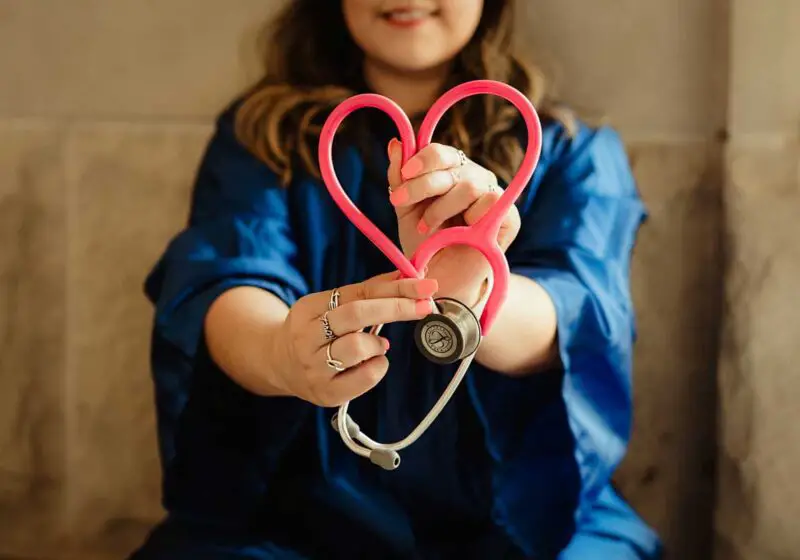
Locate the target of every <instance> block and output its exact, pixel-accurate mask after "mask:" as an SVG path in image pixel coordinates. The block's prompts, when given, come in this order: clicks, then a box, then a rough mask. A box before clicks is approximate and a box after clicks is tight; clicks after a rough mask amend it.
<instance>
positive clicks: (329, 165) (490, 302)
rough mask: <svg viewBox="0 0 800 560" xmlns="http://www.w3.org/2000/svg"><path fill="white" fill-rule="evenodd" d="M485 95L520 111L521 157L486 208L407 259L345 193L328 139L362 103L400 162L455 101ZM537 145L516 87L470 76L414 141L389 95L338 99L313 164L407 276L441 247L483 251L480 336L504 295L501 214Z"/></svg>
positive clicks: (523, 180) (535, 120) (532, 119)
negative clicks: (383, 128) (393, 133)
mask: <svg viewBox="0 0 800 560" xmlns="http://www.w3.org/2000/svg"><path fill="white" fill-rule="evenodd" d="M480 94H489V95H495V96H498V97H501V98H503V99H505V100H507V101H509V102H510V103H511V104H513V105H514V106H515V107H516V108H517V110H518V111H519V112H520V114H521V115H522V118H523V120H524V122H525V126H526V128H527V132H528V143H527V147H526V150H525V156H524V157H523V159H522V163H521V165H520V168H519V171H518V172H517V174H516V175H515V176H514V177H513V179H512V180H511V182H510V183H509V185H508V187H507V188H506V189H505V192H504V193H503V194H502V196H501V197H500V198H499V199H498V201H497V202H496V203H495V204H494V205H493V206H492V208H491V209H490V210H489V211H488V212H487V213H486V214H485V215H484V216H483V217H482V218H481V219H480V220H478V222H476V223H475V224H473V225H471V226H456V227H450V228H446V229H442V230H440V231H438V232H436V233H434V234H433V235H431V236H430V237H429V238H428V239H426V240H425V241H423V242H422V244H421V245H420V246H419V247H418V248H417V251H416V252H415V253H414V255H413V256H412V257H411V259H410V260H409V259H408V258H406V256H405V255H404V254H403V253H402V251H401V250H400V249H399V248H398V247H397V245H395V244H394V243H392V241H391V240H390V239H389V238H388V237H387V236H386V234H384V233H383V232H382V231H381V230H380V229H378V227H377V226H375V224H373V223H372V222H371V221H370V220H369V219H368V218H367V217H366V216H365V215H364V213H363V212H362V211H361V210H359V209H358V207H357V206H356V205H355V204H353V201H352V200H350V197H348V196H347V193H345V191H344V189H343V188H342V185H341V183H340V182H339V179H338V177H337V176H336V171H335V170H334V168H333V139H334V136H335V134H336V131H337V129H338V128H339V126H340V125H341V123H342V121H344V119H345V118H346V117H347V116H348V115H349V114H350V113H352V112H354V111H356V110H358V109H362V108H374V109H380V110H381V111H383V112H384V113H386V114H387V115H389V117H390V118H391V119H392V120H393V121H394V123H395V125H396V126H397V129H398V131H399V135H400V140H401V141H402V163H403V164H405V162H406V161H408V159H409V158H411V157H412V156H413V155H414V154H416V153H417V151H418V150H420V149H422V148H424V147H425V146H428V145H429V144H430V143H431V139H432V137H433V132H434V130H435V129H436V126H437V125H438V123H439V121H440V120H441V118H442V116H443V115H444V114H445V112H447V110H448V109H450V108H451V107H452V106H453V105H455V104H456V103H457V102H459V101H461V100H462V99H465V98H467V97H471V96H473V95H480ZM541 149H542V126H541V122H540V120H539V117H538V115H537V113H536V110H535V109H534V107H533V104H532V103H531V102H530V100H529V99H528V98H527V97H525V95H523V94H522V93H521V92H520V91H518V90H517V89H515V88H513V87H511V86H509V85H507V84H504V83H501V82H496V81H493V80H474V81H471V82H466V83H463V84H460V85H458V86H455V87H454V88H452V89H450V90H449V91H447V92H446V93H445V94H444V95H442V96H441V97H440V98H439V99H438V100H437V101H436V102H435V103H434V104H433V106H432V107H431V108H430V110H429V111H428V113H427V114H426V115H425V118H424V120H423V121H422V125H421V126H420V129H419V133H418V138H417V139H416V141H415V138H414V129H413V127H412V126H411V122H410V121H409V119H408V117H407V116H406V114H405V112H403V110H402V109H401V108H400V107H399V106H398V105H397V104H396V103H395V102H394V101H392V100H390V99H388V98H387V97H384V96H382V95H378V94H372V93H365V94H359V95H355V96H353V97H350V98H349V99H346V100H345V101H343V102H342V103H340V104H339V105H338V106H337V107H336V108H335V109H334V110H333V111H332V112H331V114H330V116H329V117H328V119H327V120H326V122H325V124H324V126H323V128H322V132H321V134H320V139H319V164H320V171H321V174H322V179H323V182H324V183H325V186H326V188H327V189H328V192H329V193H330V195H331V197H332V198H333V200H334V201H335V202H336V204H337V205H338V206H339V208H340V209H341V210H342V212H343V213H344V214H345V216H346V217H347V218H348V219H349V220H350V222H352V223H353V225H355V226H356V227H357V228H358V229H359V230H360V231H361V232H362V233H363V234H364V235H366V236H367V238H368V239H369V240H370V241H371V242H372V243H373V244H374V245H375V246H376V247H377V248H378V249H379V250H380V251H381V252H382V253H383V254H384V255H386V257H387V258H388V259H389V260H390V261H391V262H392V263H393V264H394V265H395V266H396V267H397V269H398V270H399V271H400V273H401V274H402V275H403V276H404V277H407V278H421V277H422V273H421V272H420V271H424V270H425V268H426V266H427V265H428V263H429V262H430V260H431V258H433V256H434V255H435V254H436V253H438V252H439V251H441V250H442V249H444V248H446V247H450V246H453V245H467V246H469V247H472V248H474V249H476V250H478V251H480V252H481V254H483V256H484V257H485V258H486V260H487V261H488V263H489V265H490V266H491V269H492V280H493V282H492V283H493V285H492V289H491V293H490V294H489V297H488V299H487V301H486V306H485V307H484V310H483V313H482V314H481V317H480V325H481V331H482V334H483V335H486V334H487V333H488V332H489V330H490V329H491V327H492V324H493V322H494V320H495V318H496V317H497V313H498V312H499V310H500V307H501V306H502V304H503V302H504V301H505V299H506V297H507V294H508V281H509V275H510V272H509V267H508V261H507V260H506V258H505V254H504V253H503V250H502V249H501V248H500V246H499V245H498V243H497V234H498V232H499V231H500V226H501V225H502V222H503V219H504V218H505V216H506V213H507V212H508V211H509V209H510V208H511V205H513V204H514V202H515V201H516V200H517V199H518V198H519V196H520V194H521V193H522V191H523V189H524V188H525V186H526V185H527V184H528V182H529V181H530V180H531V177H532V176H533V172H534V170H535V168H536V165H537V164H538V162H539V157H540V155H541Z"/></svg>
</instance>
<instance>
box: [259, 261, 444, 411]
mask: <svg viewBox="0 0 800 560" xmlns="http://www.w3.org/2000/svg"><path fill="white" fill-rule="evenodd" d="M398 277H399V273H398V272H392V273H389V274H384V275H381V276H376V277H374V278H371V279H370V280H367V281H365V282H362V283H359V284H352V285H349V286H344V287H342V288H339V292H340V294H341V295H340V296H339V305H338V306H337V307H336V308H335V309H333V310H330V311H329V310H328V303H329V301H330V299H331V292H330V291H328V292H320V293H315V294H310V295H308V296H305V297H303V298H301V299H299V300H298V301H297V302H296V303H295V304H294V305H293V306H292V307H291V309H290V310H289V314H288V315H287V317H286V320H285V321H284V324H283V327H282V328H281V329H280V332H279V336H276V337H274V338H273V340H274V345H273V346H272V348H270V349H269V356H270V361H273V362H277V363H276V364H275V366H273V367H272V368H271V369H272V371H273V376H272V377H273V379H270V383H271V384H272V385H273V386H275V387H276V388H277V389H278V391H279V392H280V393H281V394H285V395H291V396H296V397H299V398H301V399H303V400H306V401H308V402H311V403H313V404H316V405H319V406H326V407H333V406H338V405H340V404H341V403H343V402H345V401H349V400H352V399H354V398H356V397H358V396H360V395H362V394H363V393H365V392H367V391H368V390H370V389H371V388H372V387H374V386H375V385H377V384H378V382H379V381H380V380H381V379H382V378H383V376H384V375H385V374H386V371H387V370H388V367H389V361H388V360H387V359H386V356H385V354H386V352H387V350H389V341H388V340H386V339H385V338H383V337H380V336H375V335H372V334H369V333H368V332H361V331H362V329H364V328H366V327H369V326H372V325H377V324H387V323H394V322H397V321H416V320H419V319H422V318H423V317H425V316H426V315H428V314H430V313H431V312H432V309H431V302H430V299H429V298H431V297H432V296H433V294H434V293H435V292H436V290H437V288H438V285H437V282H436V281H435V280H419V279H402V280H398V279H397V278H398ZM326 312H327V320H328V325H329V328H330V329H331V331H332V332H333V334H334V335H335V336H336V338H335V339H334V340H333V342H331V341H330V340H328V339H327V338H326V337H325V328H324V326H323V322H322V317H323V315H324V314H325V313H326ZM329 344H330V358H331V359H332V360H335V361H337V362H338V363H339V364H340V369H341V370H342V371H337V370H336V369H334V368H333V367H331V365H328V358H329V356H328V345H329ZM276 358H277V360H276Z"/></svg>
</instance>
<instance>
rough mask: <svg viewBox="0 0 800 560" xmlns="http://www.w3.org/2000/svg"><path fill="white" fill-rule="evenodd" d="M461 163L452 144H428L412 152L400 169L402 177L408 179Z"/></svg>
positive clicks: (459, 156)
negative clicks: (414, 152)
mask: <svg viewBox="0 0 800 560" xmlns="http://www.w3.org/2000/svg"><path fill="white" fill-rule="evenodd" d="M460 165H461V155H460V154H459V152H458V150H457V149H455V148H453V147H452V146H445V145H444V144H436V143H433V144H429V145H427V146H425V147H424V148H422V149H421V150H420V151H419V152H417V153H416V154H414V155H413V156H412V157H411V158H409V160H408V161H407V162H406V164H405V165H404V166H403V169H402V170H401V173H402V176H403V179H404V180H406V181H408V180H409V179H412V178H414V177H418V176H420V175H422V174H424V173H430V172H431V171H437V170H442V169H449V168H451V167H458V166H460Z"/></svg>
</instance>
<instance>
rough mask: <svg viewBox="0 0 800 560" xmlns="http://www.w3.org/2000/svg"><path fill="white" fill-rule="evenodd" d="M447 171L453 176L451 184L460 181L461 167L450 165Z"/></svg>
mask: <svg viewBox="0 0 800 560" xmlns="http://www.w3.org/2000/svg"><path fill="white" fill-rule="evenodd" d="M448 171H449V172H450V176H451V177H452V178H453V186H455V185H457V184H458V182H459V181H461V169H460V168H458V167H451V168H450V169H448Z"/></svg>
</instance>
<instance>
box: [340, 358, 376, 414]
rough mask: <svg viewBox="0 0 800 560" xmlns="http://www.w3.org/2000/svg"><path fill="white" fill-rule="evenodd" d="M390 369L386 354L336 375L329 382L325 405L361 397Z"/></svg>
mask: <svg viewBox="0 0 800 560" xmlns="http://www.w3.org/2000/svg"><path fill="white" fill-rule="evenodd" d="M387 371H389V360H388V359H387V358H386V356H376V357H374V358H370V359H369V360H367V361H365V362H362V363H360V364H358V365H357V366H355V367H353V368H351V369H348V370H346V371H343V372H342V373H340V374H338V375H336V376H335V377H334V378H333V379H331V380H330V382H329V383H328V388H327V391H326V393H327V394H326V398H325V401H326V402H325V406H330V407H334V406H339V405H341V404H342V403H345V402H347V401H351V400H353V399H355V398H358V397H360V396H361V395H363V394H364V393H366V392H367V391H369V390H370V389H372V388H373V387H375V385H377V384H378V383H380V381H381V379H383V377H384V376H385V375H386V372H387Z"/></svg>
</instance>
